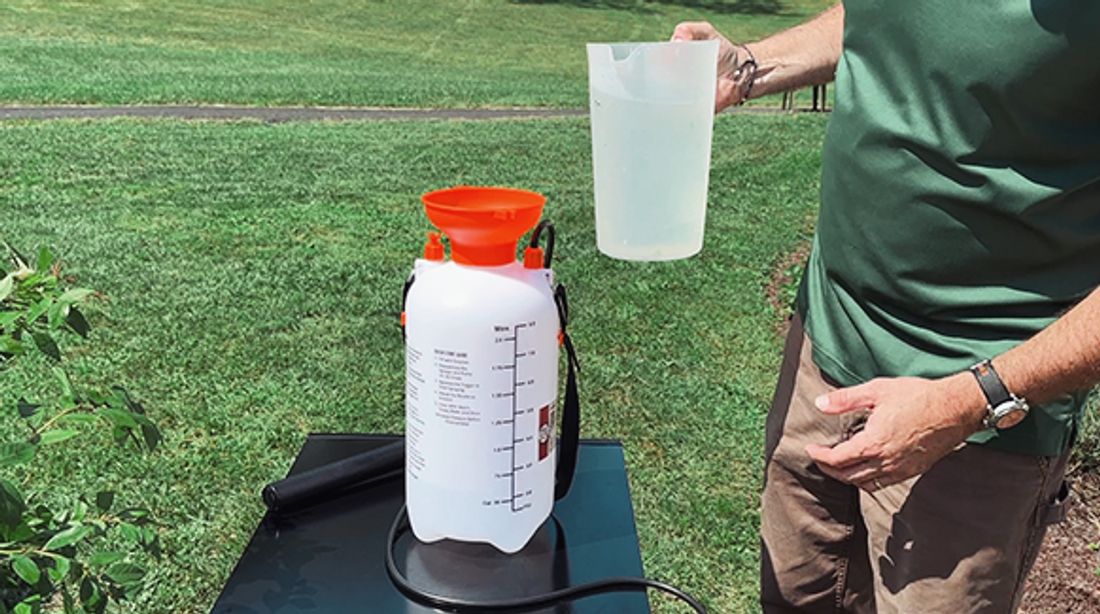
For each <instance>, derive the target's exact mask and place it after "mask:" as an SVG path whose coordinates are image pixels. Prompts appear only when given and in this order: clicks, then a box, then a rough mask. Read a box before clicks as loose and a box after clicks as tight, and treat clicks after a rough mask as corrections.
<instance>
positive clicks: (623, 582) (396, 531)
mask: <svg viewBox="0 0 1100 614" xmlns="http://www.w3.org/2000/svg"><path fill="white" fill-rule="evenodd" d="M408 528H409V516H408V514H407V513H406V511H405V506H401V511H399V512H398V513H397V517H396V518H394V519H393V524H392V525H390V531H389V535H388V536H387V537H386V573H388V574H389V576H390V580H391V581H393V584H394V586H396V587H397V589H398V590H399V591H401V593H402V594H404V595H405V596H406V597H408V598H409V599H412V600H413V601H415V602H417V603H419V604H421V605H424V606H427V607H431V608H438V609H441V610H447V611H450V612H529V611H531V610H538V609H542V608H548V607H551V606H554V605H557V604H559V603H564V602H567V601H576V600H578V599H583V598H585V597H591V596H593V595H599V594H603V593H621V592H625V591H644V590H646V589H647V588H652V589H656V590H659V591H663V592H665V593H668V594H669V595H672V596H673V597H675V598H677V599H679V600H680V601H683V602H684V603H686V604H688V605H689V606H690V607H691V608H692V609H693V610H694V611H695V612H696V613H697V614H707V609H706V608H705V607H704V606H703V604H702V603H700V602H699V601H698V600H697V599H695V598H694V597H692V596H691V595H689V594H687V593H685V592H684V591H682V590H680V589H678V588H676V587H675V586H672V585H671V584H665V583H664V582H660V581H657V580H651V579H649V578H634V577H629V576H625V577H613V578H604V579H602V580H596V581H594V582H587V583H585V584H578V585H576V586H570V587H568V588H562V589H558V590H555V591H550V592H548V593H543V594H541V595H532V596H530V597H518V598H515V599H506V600H500V601H468V600H465V599H457V598H454V597H447V596H444V595H435V594H432V593H428V592H425V591H422V590H420V589H418V588H416V587H415V586H413V585H412V583H410V582H409V580H408V578H406V577H405V575H404V574H403V573H401V570H400V569H398V568H397V562H396V561H395V560H394V548H395V547H396V546H397V540H398V539H400V537H401V534H402V533H404V532H405V531H407V530H408Z"/></svg>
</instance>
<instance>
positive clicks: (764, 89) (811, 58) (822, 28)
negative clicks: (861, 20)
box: [747, 4, 844, 98]
mask: <svg viewBox="0 0 1100 614" xmlns="http://www.w3.org/2000/svg"><path fill="white" fill-rule="evenodd" d="M843 38H844V6H843V5H841V4H837V5H836V6H834V7H833V8H831V9H829V10H827V11H825V12H824V13H822V14H820V15H818V16H817V17H815V18H814V19H811V20H810V21H808V22H806V23H804V24H802V25H799V26H795V27H793V28H791V29H789V30H784V31H782V32H780V33H779V34H776V35H774V36H770V37H768V38H765V39H764V40H761V41H757V42H755V43H748V45H747V46H748V48H749V49H750V50H751V51H752V53H753V55H754V56H755V57H756V62H757V71H756V81H755V83H754V84H753V86H752V92H751V93H750V98H757V97H759V96H765V95H767V94H774V93H776V92H785V91H787V90H792V89H796V88H799V87H806V86H810V85H820V84H822V83H828V82H829V81H832V79H833V75H834V74H835V73H836V65H837V62H839V61H840V50H841V46H842V41H843Z"/></svg>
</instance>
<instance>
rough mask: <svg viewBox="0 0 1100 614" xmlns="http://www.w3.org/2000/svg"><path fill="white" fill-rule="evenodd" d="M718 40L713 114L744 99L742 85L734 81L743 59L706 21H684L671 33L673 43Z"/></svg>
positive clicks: (726, 39)
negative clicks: (716, 78) (716, 84)
mask: <svg viewBox="0 0 1100 614" xmlns="http://www.w3.org/2000/svg"><path fill="white" fill-rule="evenodd" d="M711 39H717V40H718V86H717V88H715V96H714V112H715V113H717V112H719V111H721V110H722V109H724V108H726V107H728V106H730V105H734V104H738V103H740V102H741V100H742V99H743V98H744V97H745V92H744V91H742V86H743V83H741V84H738V83H737V82H735V81H734V74H735V73H736V72H737V67H738V65H739V62H740V61H741V60H742V59H743V58H739V57H738V53H737V51H738V50H737V47H735V46H734V45H733V43H731V42H730V40H729V39H728V38H726V37H725V36H722V35H721V34H719V33H718V30H715V29H714V26H712V25H710V23H708V22H706V21H685V22H683V23H681V24H679V25H677V26H676V29H675V30H673V32H672V40H674V41H705V40H711Z"/></svg>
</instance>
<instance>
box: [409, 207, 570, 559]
mask: <svg viewBox="0 0 1100 614" xmlns="http://www.w3.org/2000/svg"><path fill="white" fill-rule="evenodd" d="M423 200H424V204H425V207H426V209H427V212H428V217H429V219H431V220H432V222H433V223H434V224H435V225H436V226H438V227H439V228H440V229H442V230H443V231H444V232H445V233H446V234H447V236H448V237H449V238H450V240H451V251H452V257H453V259H454V260H453V261H450V262H447V261H444V257H443V246H442V244H441V243H440V242H439V237H438V235H433V236H432V237H431V239H430V240H429V243H428V245H427V246H426V248H425V258H422V259H418V260H417V261H416V265H415V268H414V271H413V275H412V277H411V278H410V285H409V286H407V294H406V304H405V312H404V319H405V333H406V402H405V410H406V423H405V435H406V445H407V449H406V497H407V505H408V513H409V521H410V524H411V526H412V530H413V533H414V534H415V535H416V537H417V538H418V539H420V540H421V541H423V542H434V541H437V540H440V539H444V538H448V539H455V540H461V541H470V542H485V543H489V544H492V545H493V546H495V547H496V548H498V549H499V550H501V551H503V552H507V553H513V552H517V551H519V550H520V549H522V548H523V546H524V545H525V544H526V543H527V542H528V540H530V538H531V536H532V535H534V533H535V531H536V530H537V529H538V528H539V526H540V525H541V524H542V523H543V522H544V521H545V520H546V518H547V517H548V516H549V514H550V511H551V508H552V507H553V503H554V499H555V478H556V471H555V465H556V455H555V449H554V447H555V446H554V440H555V437H554V430H555V426H554V425H555V422H556V421H555V413H556V408H557V390H558V346H559V343H560V339H561V333H562V332H563V331H562V326H561V325H562V322H561V320H560V316H561V315H562V314H559V306H558V304H557V302H556V300H555V299H556V297H555V291H554V286H553V283H554V279H553V273H552V272H551V271H550V270H549V269H547V268H544V263H543V254H542V250H541V249H539V248H528V249H527V252H526V253H525V258H524V262H523V263H521V262H518V261H517V260H516V256H515V254H516V243H517V241H518V239H519V237H520V236H521V235H522V234H523V233H525V232H526V231H527V230H529V229H530V228H532V227H533V226H534V225H535V223H536V222H537V221H538V218H539V216H540V215H541V211H542V206H543V204H544V202H545V199H544V198H543V197H542V196H541V195H538V194H535V193H532V192H525V191H521V190H510V189H503V188H454V189H450V190H440V191H437V192H432V193H429V194H426V195H425V196H424V198H423ZM571 379H572V378H571ZM571 390H572V392H573V395H572V396H573V397H574V400H575V396H576V395H575V388H571ZM571 422H576V420H571ZM567 443H568V446H569V448H570V449H569V450H568V454H569V458H568V461H567V462H566V463H565V465H567V466H563V467H562V468H563V469H567V470H568V472H569V475H568V476H565V478H558V482H559V485H558V486H559V494H563V493H561V491H560V486H561V482H562V480H563V479H564V480H565V488H568V481H569V480H571V477H572V476H571V473H572V470H573V462H574V460H575V454H576V451H575V450H576V429H575V427H574V428H573V429H572V433H571V434H570V437H569V441H568V442H567ZM563 453H564V452H563Z"/></svg>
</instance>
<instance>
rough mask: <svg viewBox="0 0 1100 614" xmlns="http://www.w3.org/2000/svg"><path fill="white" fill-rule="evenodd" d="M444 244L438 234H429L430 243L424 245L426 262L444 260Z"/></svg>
mask: <svg viewBox="0 0 1100 614" xmlns="http://www.w3.org/2000/svg"><path fill="white" fill-rule="evenodd" d="M443 257H444V256H443V242H442V241H440V237H439V233H438V232H429V233H428V242H427V243H425V244H424V259H425V260H436V261H439V260H443Z"/></svg>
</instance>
